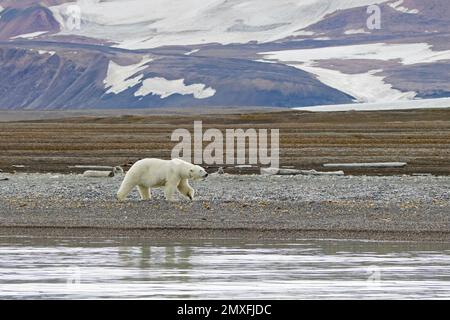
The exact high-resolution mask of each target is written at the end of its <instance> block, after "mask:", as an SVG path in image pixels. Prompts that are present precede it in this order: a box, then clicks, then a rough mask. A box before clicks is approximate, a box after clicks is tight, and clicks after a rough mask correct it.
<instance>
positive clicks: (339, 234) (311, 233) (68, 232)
mask: <svg viewBox="0 0 450 320" xmlns="http://www.w3.org/2000/svg"><path fill="white" fill-rule="evenodd" d="M0 234H1V236H0V239H5V238H13V239H14V238H18V237H21V238H23V237H35V238H90V239H121V238H125V239H136V238H140V239H147V240H165V241H174V242H177V241H185V240H239V241H249V240H251V241H295V240H339V241H341V240H347V241H353V240H354V241H389V242H391V241H392V242H443V243H448V242H449V241H450V232H441V231H427V232H416V231H413V232H411V231H376V230H372V231H369V230H257V229H201V228H200V229H184V228H128V229H127V228H120V227H117V228H111V227H108V228H106V227H65V226H48V227H47V226H46V227H42V226H1V227H0ZM18 234H21V235H20V236H18Z"/></svg>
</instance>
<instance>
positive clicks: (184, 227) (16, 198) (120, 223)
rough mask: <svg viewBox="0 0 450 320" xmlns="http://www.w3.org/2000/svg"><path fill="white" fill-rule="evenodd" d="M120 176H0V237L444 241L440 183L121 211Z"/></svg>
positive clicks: (217, 188)
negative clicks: (65, 236) (68, 236)
mask: <svg viewBox="0 0 450 320" xmlns="http://www.w3.org/2000/svg"><path fill="white" fill-rule="evenodd" d="M122 179H123V176H120V175H119V176H116V177H113V178H89V177H83V176H81V175H77V174H41V173H19V174H9V173H0V233H1V235H2V236H21V235H34V234H37V235H40V236H46V235H48V236H54V235H73V236H105V237H114V236H146V237H155V238H161V237H165V238H170V239H185V238H206V237H223V238H229V237H233V238H279V239H289V238H362V239H379V240H414V241H428V240H436V241H449V240H450V177H448V176H447V177H434V176H380V177H377V176H370V177H369V176H261V175H228V174H224V175H217V174H212V175H210V176H209V177H208V178H207V179H206V180H204V181H193V182H192V183H191V184H192V186H193V187H194V188H195V189H196V193H197V196H196V199H195V200H194V201H192V202H191V201H188V200H184V199H181V198H180V200H179V201H178V202H175V203H168V202H166V201H165V200H164V198H163V192H162V190H161V189H154V190H153V199H152V200H150V201H139V197H138V193H137V190H134V191H133V192H132V193H131V194H130V196H129V199H128V201H126V202H118V201H117V200H116V199H115V193H116V191H117V189H118V187H119V185H120V183H121V180H122Z"/></svg>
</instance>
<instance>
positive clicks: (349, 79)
mask: <svg viewBox="0 0 450 320" xmlns="http://www.w3.org/2000/svg"><path fill="white" fill-rule="evenodd" d="M291 66H293V67H296V68H299V69H301V70H303V71H307V72H310V73H312V74H315V75H316V76H317V78H318V79H319V81H320V82H322V83H324V84H326V85H328V86H330V87H332V88H335V89H338V90H339V91H342V92H345V93H347V94H349V95H351V96H352V97H354V98H356V101H357V102H393V101H400V100H410V99H413V98H414V97H415V96H416V94H417V93H416V92H413V91H408V92H402V91H400V90H396V89H393V88H392V85H390V84H389V83H386V82H385V81H384V78H385V77H383V76H380V75H377V73H380V72H382V71H383V70H371V71H369V72H366V73H357V74H345V73H342V72H340V71H336V70H330V69H325V68H319V67H313V66H304V65H302V66H298V65H295V64H294V65H291Z"/></svg>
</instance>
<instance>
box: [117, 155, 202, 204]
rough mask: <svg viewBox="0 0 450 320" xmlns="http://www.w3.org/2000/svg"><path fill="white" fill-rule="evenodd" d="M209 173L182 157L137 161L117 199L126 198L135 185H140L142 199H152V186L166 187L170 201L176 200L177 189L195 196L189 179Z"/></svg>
mask: <svg viewBox="0 0 450 320" xmlns="http://www.w3.org/2000/svg"><path fill="white" fill-rule="evenodd" d="M207 176H208V173H207V172H206V171H205V169H203V168H202V167H200V166H197V165H194V164H192V163H189V162H186V161H184V160H181V159H172V160H162V159H155V158H148V159H142V160H139V161H137V162H136V163H135V164H133V166H132V167H131V168H130V170H128V172H127V173H126V175H125V178H124V179H123V182H122V185H121V186H120V188H119V191H118V192H117V199H118V200H119V201H122V200H124V199H125V198H126V197H127V195H128V194H129V193H130V191H131V190H132V189H133V188H134V187H136V186H137V187H138V191H139V194H140V195H141V199H142V200H149V199H151V188H156V187H164V195H165V197H166V199H167V200H168V201H175V199H174V195H175V190H177V189H178V191H179V192H180V193H181V194H182V195H184V196H185V197H187V198H189V199H191V200H192V199H193V198H194V189H192V187H191V186H190V185H189V183H188V179H201V178H206V177H207Z"/></svg>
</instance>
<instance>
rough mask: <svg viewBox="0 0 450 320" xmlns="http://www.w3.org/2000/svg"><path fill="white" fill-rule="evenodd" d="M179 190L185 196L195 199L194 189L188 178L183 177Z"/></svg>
mask: <svg viewBox="0 0 450 320" xmlns="http://www.w3.org/2000/svg"><path fill="white" fill-rule="evenodd" d="M178 191H179V192H180V193H181V194H182V195H183V196H185V197H187V198H189V199H191V200H193V199H194V193H195V191H194V189H192V187H191V186H190V185H189V183H188V180H187V179H181V181H180V183H179V184H178Z"/></svg>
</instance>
